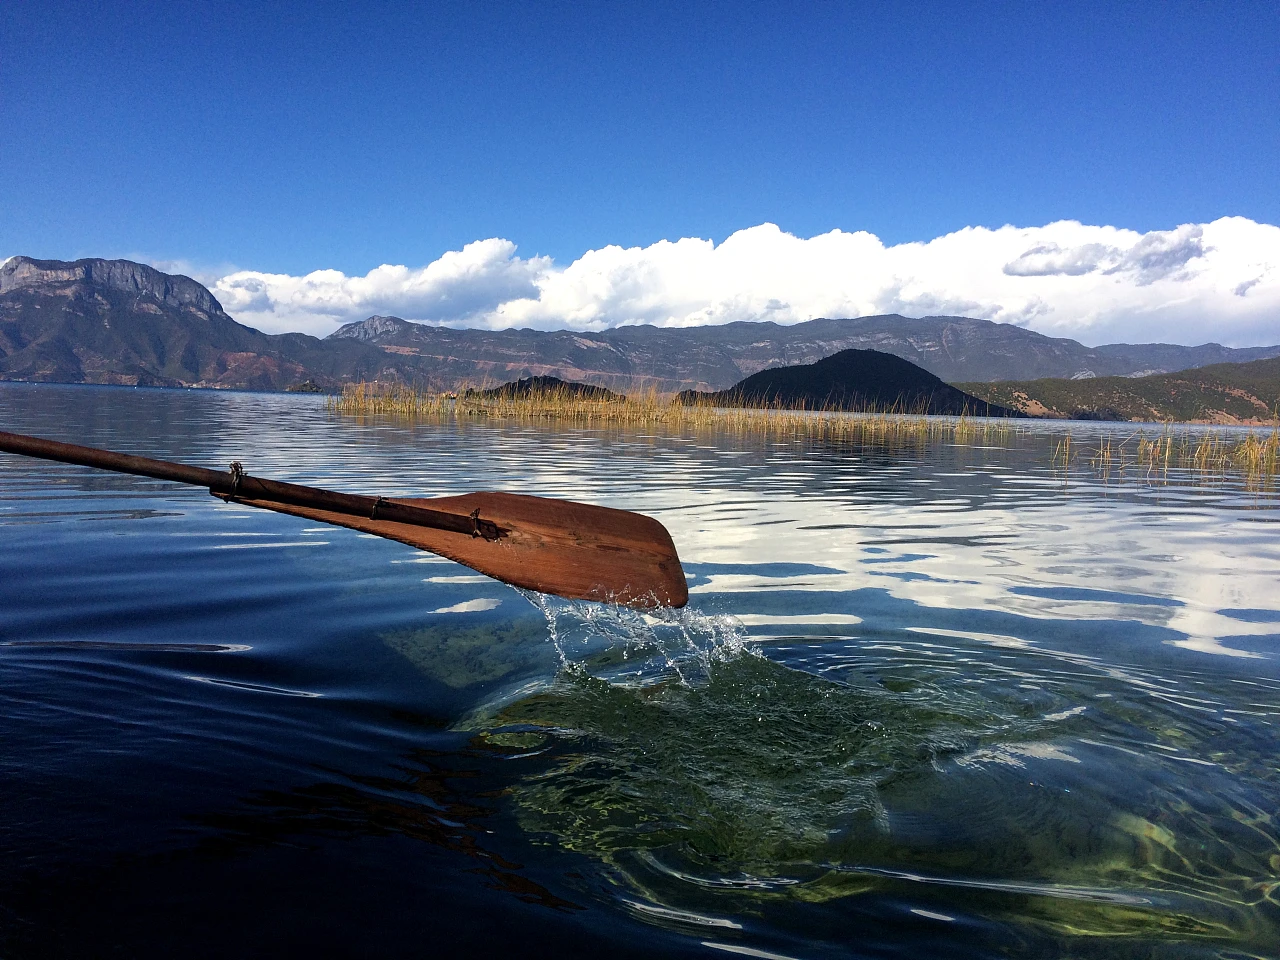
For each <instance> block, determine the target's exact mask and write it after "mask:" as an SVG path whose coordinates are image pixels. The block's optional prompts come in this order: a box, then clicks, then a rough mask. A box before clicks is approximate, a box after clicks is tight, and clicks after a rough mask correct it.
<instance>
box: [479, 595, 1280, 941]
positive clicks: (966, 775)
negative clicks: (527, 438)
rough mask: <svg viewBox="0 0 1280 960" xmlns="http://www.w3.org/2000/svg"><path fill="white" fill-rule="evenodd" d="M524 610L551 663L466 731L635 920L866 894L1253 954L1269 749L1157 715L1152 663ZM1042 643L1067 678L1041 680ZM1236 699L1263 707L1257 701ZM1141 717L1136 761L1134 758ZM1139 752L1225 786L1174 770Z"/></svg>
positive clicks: (1271, 867)
mask: <svg viewBox="0 0 1280 960" xmlns="http://www.w3.org/2000/svg"><path fill="white" fill-rule="evenodd" d="M535 602H536V603H538V605H539V606H541V607H542V608H543V610H544V613H546V615H547V617H548V620H549V622H550V624H551V635H552V637H554V638H556V640H557V644H558V648H559V651H560V654H561V661H562V664H563V666H562V669H561V670H560V672H559V674H558V675H557V676H556V677H555V679H554V680H553V681H551V682H549V683H545V684H542V685H540V686H539V687H538V688H537V689H536V690H533V691H529V690H523V691H521V692H520V693H519V694H518V695H517V696H516V697H515V698H514V699H512V700H509V701H507V702H502V703H499V704H495V705H494V706H492V707H491V708H489V709H482V710H481V711H479V712H478V713H476V714H474V715H472V716H471V717H470V718H468V721H467V723H466V724H465V727H466V728H469V729H472V730H474V731H476V741H477V744H478V745H480V746H482V747H483V748H487V749H491V750H494V751H497V752H500V753H503V754H505V755H506V756H508V757H509V758H511V759H513V760H522V761H523V762H524V763H526V764H529V765H530V766H531V767H532V768H533V769H532V771H531V772H528V773H526V774H525V775H524V776H523V777H521V779H520V780H519V781H518V782H517V783H516V784H515V785H514V786H513V787H512V788H511V799H512V802H513V803H514V804H515V806H516V808H517V810H518V818H519V822H520V824H521V825H522V827H524V829H526V830H527V831H529V832H530V834H532V835H533V836H535V837H537V838H540V839H541V842H543V843H546V844H549V845H552V846H554V847H559V848H562V849H567V850H572V851H575V852H578V853H581V854H584V855H586V856H588V857H591V858H593V859H595V860H597V861H598V862H599V863H600V864H601V866H602V868H603V869H605V870H606V871H607V872H608V875H609V876H610V878H611V882H612V883H613V884H615V885H616V886H617V896H618V898H619V900H620V902H622V903H623V904H625V905H627V906H628V907H629V908H631V909H632V910H634V911H635V912H636V913H637V914H638V915H640V916H642V917H643V918H645V919H648V920H649V921H650V922H655V923H661V924H665V925H668V926H671V927H673V928H676V929H691V928H694V929H696V928H698V927H704V928H707V929H717V928H724V927H726V926H727V927H729V928H732V929H740V927H741V924H740V923H738V922H736V921H735V920H732V919H730V918H735V917H736V918H738V919H741V918H743V917H744V916H746V917H750V916H760V915H763V912H764V911H766V910H768V907H769V905H770V904H773V903H776V902H782V901H786V902H791V903H793V904H796V903H809V904H821V903H824V902H827V901H835V900H840V899H842V898H850V897H858V896H874V895H877V894H879V895H884V896H889V897H893V896H895V895H906V896H912V897H915V898H916V899H921V900H923V901H924V902H927V903H932V904H933V906H934V909H927V910H924V911H923V913H920V911H917V914H918V915H921V916H923V917H926V918H931V919H938V920H942V921H954V919H955V916H954V914H955V913H956V909H955V908H956V907H957V906H961V907H963V909H964V910H966V911H970V912H971V913H972V914H973V915H974V916H975V917H980V918H982V919H984V920H987V921H991V922H994V923H997V924H1003V925H1007V926H1009V927H1012V928H1015V929H1016V928H1028V929H1030V930H1033V931H1038V935H1039V936H1042V937H1045V936H1047V937H1049V938H1050V939H1049V941H1048V942H1058V943H1059V944H1061V943H1073V944H1074V945H1075V947H1074V949H1075V950H1077V951H1080V952H1084V953H1089V952H1091V951H1092V950H1093V949H1100V950H1102V951H1103V953H1102V955H1106V953H1107V950H1108V949H1109V948H1107V947H1105V944H1106V943H1108V942H1113V941H1115V940H1117V939H1133V940H1136V941H1139V942H1149V941H1154V942H1156V943H1160V942H1164V943H1166V944H1167V945H1169V946H1176V945H1177V944H1179V943H1182V944H1190V943H1195V942H1197V941H1203V942H1205V943H1206V944H1218V945H1220V946H1221V945H1225V944H1232V945H1234V946H1235V947H1236V948H1237V949H1244V950H1246V951H1248V950H1251V949H1265V948H1266V947H1267V946H1268V945H1270V944H1272V943H1274V938H1275V937H1276V935H1277V929H1278V928H1277V927H1276V919H1277V914H1276V907H1277V904H1278V903H1280V896H1278V890H1280V879H1278V878H1280V839H1278V837H1280V831H1278V830H1277V827H1278V826H1280V825H1278V824H1277V823H1276V822H1275V820H1274V819H1273V815H1274V813H1275V811H1274V809H1265V808H1264V807H1263V806H1261V805H1259V804H1258V803H1257V801H1256V800H1254V801H1252V802H1251V801H1249V800H1247V799H1245V798H1244V795H1247V794H1249V793H1252V792H1253V791H1251V790H1244V791H1239V792H1235V791H1232V790H1231V789H1230V782H1231V780H1232V779H1233V778H1236V777H1241V776H1243V777H1247V778H1252V779H1253V780H1254V781H1255V782H1254V786H1256V784H1257V780H1259V779H1260V780H1262V781H1264V782H1266V783H1267V784H1270V785H1276V786H1280V784H1276V781H1277V779H1278V778H1277V777H1276V775H1275V769H1274V758H1271V757H1267V756H1262V755H1255V756H1252V757H1250V756H1249V754H1248V752H1247V751H1248V749H1249V746H1250V745H1249V744H1247V743H1243V742H1236V743H1229V742H1227V740H1226V738H1224V737H1223V736H1222V735H1221V732H1220V731H1219V730H1217V729H1212V730H1206V729H1204V728H1200V727H1198V726H1197V725H1196V724H1195V723H1188V722H1187V720H1186V717H1185V715H1184V714H1183V712H1182V711H1179V710H1173V711H1170V710H1167V709H1166V708H1167V707H1168V706H1169V699H1168V696H1167V694H1166V693H1165V688H1166V687H1167V683H1166V682H1165V681H1164V680H1163V679H1162V678H1160V677H1156V676H1154V675H1147V674H1144V673H1143V672H1142V671H1140V670H1136V669H1132V668H1131V669H1127V670H1118V669H1116V668H1115V667H1113V666H1110V665H1105V664H1102V663H1098V662H1096V661H1094V660H1093V659H1092V658H1090V657H1088V656H1081V655H1075V656H1073V655H1070V654H1066V653H1065V652H1063V651H1053V650H1048V651H1046V650H1034V651H1032V650H1027V649H1025V648H1024V649H1017V646H1018V645H1016V644H1009V645H1008V646H1011V647H1013V648H1014V649H1013V651H1009V650H1008V649H1006V650H1005V652H1004V653H1003V661H1004V662H997V663H996V664H987V665H984V664H982V663H980V662H979V661H976V660H975V659H973V658H971V657H968V656H961V657H960V658H959V659H961V660H962V661H964V670H965V674H966V675H965V677H964V682H963V683H959V684H957V683H956V682H955V681H956V671H955V669H954V668H953V666H952V664H950V663H949V661H950V660H952V659H954V658H955V651H946V652H944V651H942V650H941V649H938V647H937V645H936V644H935V645H932V646H933V647H934V650H933V651H930V650H928V649H922V650H921V651H919V652H920V653H921V654H922V655H921V656H915V657H913V656H911V655H909V654H908V655H906V656H903V655H902V654H907V653H908V652H907V651H906V650H905V649H903V648H902V647H901V645H899V644H894V645H893V646H894V647H895V648H896V649H895V650H894V653H895V654H897V656H895V657H893V658H892V660H885V659H883V658H880V657H875V656H872V657H866V656H863V657H862V658H859V657H858V656H857V655H856V653H855V650H856V648H854V650H849V651H848V654H849V661H850V662H849V664H848V667H849V668H848V669H843V670H841V671H840V679H839V680H833V679H827V678H826V677H824V676H821V675H818V674H815V673H812V672H809V671H807V670H804V669H797V668H795V667H792V666H788V665H786V664H785V663H782V662H777V661H776V660H775V659H772V658H771V657H772V656H779V653H780V658H781V659H786V658H787V653H786V651H780V652H771V654H770V655H766V654H764V653H762V652H761V651H760V649H759V648H758V647H756V646H753V645H751V644H749V643H745V642H744V635H743V634H742V633H741V631H740V628H739V630H735V629H734V625H733V624H732V622H731V621H726V620H725V619H724V618H719V619H711V618H706V617H700V616H698V615H696V614H688V613H685V614H671V613H668V615H667V620H666V623H664V622H663V621H662V620H661V619H655V618H653V617H643V616H639V615H632V614H627V613H625V612H621V611H616V610H610V611H605V612H604V613H603V614H602V612H601V610H600V609H599V608H597V607H595V606H594V605H589V604H566V603H563V602H557V601H548V600H546V599H545V598H540V599H535ZM602 619H603V620H604V621H605V622H606V623H607V624H608V627H607V628H605V629H602ZM673 622H674V623H677V624H678V630H676V631H675V633H676V638H675V640H673V638H672V636H671V635H670V633H671V631H670V626H671V624H672V623H673ZM664 627H665V628H667V635H665V636H664V635H663V633H662V631H663V628H664ZM575 631H576V633H577V634H578V636H577V637H576V638H574V639H576V640H577V642H576V643H575V642H573V640H570V639H569V638H568V637H567V636H566V635H567V634H572V633H574V632H575ZM602 635H603V637H604V640H603V642H601V636H602ZM986 639H988V640H990V639H991V638H986ZM996 639H997V641H998V640H999V639H1001V638H996ZM1004 639H1008V638H1004ZM593 640H594V641H595V642H593ZM846 645H848V646H852V645H851V644H849V641H847V640H845V639H843V638H834V637H833V638H827V639H825V640H824V641H823V642H822V643H821V644H819V645H817V646H818V647H821V648H823V652H824V653H825V654H827V655H828V656H829V655H830V654H831V653H832V652H833V650H832V648H835V647H841V646H846ZM871 646H872V647H874V646H876V644H874V643H873V644H871ZM929 646H930V645H928V644H926V645H925V647H926V648H927V647H929ZM1024 647H1025V645H1024ZM575 653H577V654H578V657H579V658H578V659H575V658H574V654H575ZM1046 657H1051V658H1053V659H1054V660H1057V661H1065V662H1066V664H1068V665H1069V669H1068V670H1064V671H1061V672H1060V675H1058V676H1056V677H1055V676H1052V675H1046V673H1045V670H1044V665H1043V663H1044V660H1045V659H1046ZM636 660H639V661H640V662H642V663H645V664H646V665H647V667H648V668H649V669H648V671H647V672H646V670H645V669H640V670H635V669H628V667H630V666H631V664H632V662H633V661H636ZM1009 661H1013V662H1009ZM1036 661H1040V662H1039V663H1037V662H1036ZM664 667H665V669H664ZM1033 671H1034V672H1033ZM1031 677H1036V678H1037V681H1038V682H1037V683H1035V684H1030V683H1027V682H1026V681H1027V680H1028V679H1029V678H1031ZM1086 689H1087V690H1088V692H1089V696H1090V698H1091V700H1092V702H1091V703H1090V704H1089V706H1088V707H1082V706H1079V702H1080V699H1081V694H1082V693H1083V691H1084V690H1086ZM1213 693H1214V691H1212V690H1207V689H1204V688H1203V686H1202V688H1201V689H1200V690H1199V691H1198V695H1199V697H1200V698H1201V699H1202V700H1203V698H1204V697H1206V695H1208V696H1212V695H1213ZM1257 695H1261V696H1269V697H1270V701H1269V702H1268V703H1267V704H1266V705H1265V706H1267V707H1269V708H1270V709H1272V710H1274V709H1276V707H1277V706H1280V703H1278V702H1277V701H1276V699H1275V691H1274V689H1272V690H1270V691H1268V692H1267V693H1259V694H1257ZM1175 700H1176V697H1175ZM1206 702H1208V701H1206ZM1254 705H1255V706H1256V707H1262V706H1264V705H1263V704H1260V703H1255V704H1254ZM1139 730H1140V731H1143V732H1142V733H1141V734H1140V735H1141V736H1142V737H1144V738H1146V739H1147V740H1148V742H1149V745H1150V746H1151V747H1153V748H1155V749H1154V750H1153V751H1151V752H1152V753H1153V754H1154V755H1155V758H1156V759H1155V761H1154V762H1152V760H1151V759H1150V756H1149V755H1144V754H1139V753H1138V752H1137V751H1135V750H1133V749H1132V743H1131V738H1132V737H1133V736H1134V733H1135V731H1139ZM1108 741H1110V742H1108ZM1126 744H1128V745H1126ZM1162 753H1167V754H1169V755H1171V756H1176V758H1177V759H1178V760H1179V761H1181V762H1182V763H1184V764H1190V765H1193V766H1197V765H1198V766H1200V767H1201V768H1210V769H1214V770H1216V771H1218V772H1220V774H1221V775H1222V777H1223V778H1224V781H1225V784H1226V785H1227V788H1226V789H1225V791H1223V792H1216V791H1214V790H1209V791H1204V790H1197V789H1194V788H1192V787H1191V786H1190V785H1189V784H1182V783H1179V782H1177V780H1176V779H1175V777H1171V776H1170V772H1169V770H1168V769H1167V765H1165V764H1162V763H1161V762H1160V761H1161V760H1164V759H1165V758H1164V757H1163V756H1162V755H1161V754H1162ZM1215 786H1217V787H1222V786H1223V782H1219V783H1217V784H1215ZM1277 795H1280V793H1278V794H1277ZM769 916H770V922H771V924H772V925H774V926H775V927H777V926H785V925H786V921H785V920H782V919H780V917H779V915H778V911H777V909H776V908H775V909H773V910H772V911H770V912H769ZM1062 938H1065V939H1062ZM1042 946H1043V945H1042Z"/></svg>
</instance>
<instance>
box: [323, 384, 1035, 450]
mask: <svg viewBox="0 0 1280 960" xmlns="http://www.w3.org/2000/svg"><path fill="white" fill-rule="evenodd" d="M328 406H329V409H330V410H331V411H333V412H334V413H339V414H346V415H354V416H370V415H374V416H388V417H393V418H400V419H415V420H423V419H445V418H451V419H454V420H458V421H468V420H472V421H474V420H491V421H505V422H515V423H534V422H546V421H557V422H562V423H572V424H575V425H581V426H589V427H590V426H618V427H630V428H636V427H639V428H654V429H664V430H672V431H682V432H690V431H696V432H714V433H729V434H738V435H743V436H746V435H761V436H767V437H772V438H787V439H813V440H829V441H836V442H854V443H868V442H888V443H895V442H896V443H912V444H916V445H922V444H927V443H931V442H948V441H950V442H956V443H960V444H965V445H978V444H985V443H999V442H1001V441H1003V440H1005V439H1007V438H1008V437H1009V436H1011V435H1012V434H1013V433H1014V432H1015V430H1016V429H1017V426H1016V421H999V420H987V419H978V418H973V417H965V416H960V417H938V416H927V415H924V414H922V413H918V412H912V411H907V410H897V409H889V410H882V411H871V412H860V413H848V412H842V411H835V410H804V409H796V408H790V407H786V406H783V405H775V406H770V407H713V406H708V405H685V404H682V403H679V402H678V401H676V399H675V398H674V397H672V396H670V395H668V394H660V393H657V392H649V393H643V394H638V395H633V396H629V397H626V398H625V399H624V398H617V399H592V398H587V397H581V396H578V395H575V394H574V393H572V392H571V391H568V390H564V389H560V388H557V389H552V390H546V391H533V392H529V393H525V394H519V395H515V396H512V395H506V396H501V395H500V396H484V395H481V394H479V393H478V392H470V391H463V392H461V393H457V394H452V393H451V394H439V393H427V392H422V391H418V390H414V389H412V388H410V387H406V386H402V385H398V384H396V385H389V386H382V385H369V384H356V385H354V386H351V387H348V388H347V389H346V390H344V392H343V393H342V395H341V396H339V397H333V398H330V400H329V404H328Z"/></svg>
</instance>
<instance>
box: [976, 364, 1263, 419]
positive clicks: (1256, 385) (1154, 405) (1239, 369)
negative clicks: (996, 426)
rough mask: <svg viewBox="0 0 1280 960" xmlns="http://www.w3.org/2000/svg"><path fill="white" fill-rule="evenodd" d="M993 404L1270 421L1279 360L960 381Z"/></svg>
mask: <svg viewBox="0 0 1280 960" xmlns="http://www.w3.org/2000/svg"><path fill="white" fill-rule="evenodd" d="M956 386H957V387H959V388H960V389H961V390H965V391H967V392H969V393H972V394H973V395H974V396H978V397H982V398H983V399H984V400H987V401H989V402H991V403H998V404H1002V405H1004V406H1009V407H1013V408H1015V409H1018V410H1022V411H1023V412H1024V413H1029V414H1032V415H1035V416H1050V417H1071V418H1075V419H1095V420H1096V419H1104V420H1141V421H1176V422H1182V423H1224V424H1228V423H1268V422H1272V421H1273V420H1274V418H1275V414H1276V410H1277V408H1280V358H1272V359H1269V360H1254V361H1252V362H1250V363H1216V364H1213V365H1212V366H1208V367H1198V368H1196V369H1194V370H1182V371H1180V372H1178V373H1165V374H1159V375H1157V376H1150V377H1095V378H1093V379H1089V380H1058V379H1046V380H1024V381H1013V380H1006V381H1001V382H998V383H958V384H956Z"/></svg>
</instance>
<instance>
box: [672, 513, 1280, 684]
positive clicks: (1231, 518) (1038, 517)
mask: <svg viewBox="0 0 1280 960" xmlns="http://www.w3.org/2000/svg"><path fill="white" fill-rule="evenodd" d="M1165 511H1166V512H1160V511H1155V510H1152V509H1151V508H1150V505H1149V504H1129V503H1125V502H1123V501H1119V502H1117V501H1110V502H1107V501H1098V500H1094V499H1090V498H1088V497H1085V496H1081V497H1080V498H1079V499H1071V498H1065V499H1060V500H1053V499H1046V500H1045V502H1043V503H1037V504H1035V505H1033V506H1029V505H1027V504H1025V503H1020V504H1018V505H1017V506H1016V507H1007V506H1004V505H1002V504H999V503H993V502H991V501H987V502H985V503H981V502H980V503H976V504H975V503H971V502H965V503H964V504H960V505H957V506H955V508H953V509H950V510H947V511H944V510H940V509H938V508H937V505H936V504H934V505H932V506H931V508H930V509H929V510H928V511H927V514H926V511H925V510H923V509H921V508H920V507H917V506H915V505H912V504H901V503H898V504H894V503H889V504H884V503H849V502H833V501H830V500H826V501H819V502H816V503H815V502H814V501H813V500H804V501H795V500H789V501H787V500H782V501H773V502H770V503H769V504H768V505H767V506H762V507H761V508H760V512H761V513H762V514H768V515H769V517H770V518H772V519H779V518H782V517H784V516H785V515H788V514H789V516H790V526H788V528H787V529H786V535H785V536H782V535H774V536H771V537H769V538H768V541H767V546H768V550H767V553H766V554H765V555H764V556H763V557H762V556H759V554H758V551H759V550H760V546H759V545H756V544H755V543H754V542H753V541H754V537H752V536H751V535H750V534H749V533H744V536H742V537H735V536H733V535H732V533H733V531H731V530H729V529H726V525H720V524H718V525H716V529H714V530H706V529H705V528H703V529H700V530H698V531H696V533H695V535H694V536H693V537H692V543H691V544H689V545H687V546H686V540H688V539H689V538H688V537H685V536H683V534H684V531H681V533H682V537H681V540H680V542H681V547H682V550H684V551H685V553H686V555H689V556H690V557H691V558H693V559H699V560H701V559H704V558H706V559H710V558H711V557H714V559H715V560H717V561H721V562H724V561H725V560H727V559H729V558H732V559H735V560H737V561H739V562H746V561H749V560H750V559H752V558H756V559H761V560H763V559H766V558H767V560H768V561H769V562H771V563H779V562H806V563H822V564H823V565H825V566H828V567H832V568H838V569H839V570H840V571H843V572H840V573H835V572H833V573H827V574H814V573H807V574H804V575H801V576H791V577H768V576H752V575H750V574H746V573H735V574H718V575H717V574H713V575H711V576H710V577H708V578H707V580H706V581H705V582H701V583H699V584H698V585H697V586H696V587H694V588H693V591H692V592H693V593H694V594H700V595H701V594H716V593H734V594H740V593H749V592H751V591H758V590H761V589H786V590H789V591H792V590H794V591H820V592H832V593H834V592H840V591H852V590H857V589H861V588H864V587H867V586H870V585H874V586H876V587H879V588H882V589H884V590H887V591H888V592H889V593H890V594H891V595H892V596H894V597H896V598H899V599H903V600H909V601H911V602H912V603H915V604H918V605H920V606H923V607H933V608H939V609H948V610H988V611H999V612H1004V613H1009V614H1014V615H1017V616H1019V617H1027V618H1033V619H1037V620H1053V619H1062V620H1069V621H1076V622H1079V621H1089V620H1098V621H1113V622H1114V621H1132V622H1135V623H1139V624H1143V625H1146V626H1152V627H1159V628H1163V629H1165V630H1170V631H1173V632H1175V633H1177V634H1181V635H1182V636H1181V637H1178V638H1174V639H1170V640H1167V641H1166V642H1167V643H1168V644H1170V645H1172V646H1174V647H1177V648H1179V649H1183V650H1188V651H1194V652H1196V653H1200V654H1211V655H1218V656H1229V657H1236V658H1251V659H1260V658H1267V654H1266V653H1265V652H1261V651H1258V650H1257V649H1242V648H1241V646H1240V644H1241V642H1247V641H1248V640H1249V638H1263V637H1273V636H1275V635H1276V634H1277V633H1278V632H1280V631H1278V630H1277V627H1276V625H1275V623H1274V622H1268V621H1271V620H1272V619H1273V617H1276V618H1280V614H1277V613H1274V612H1272V611H1267V610H1262V611H1258V610H1257V609H1256V608H1257V607H1258V606H1259V602H1260V601H1263V602H1265V600H1264V598H1269V597H1271V596H1273V595H1274V594H1275V591H1276V584H1277V583H1278V582H1280V553H1278V552H1277V551H1276V550H1275V549H1274V548H1272V547H1270V546H1268V543H1269V542H1270V541H1269V540H1268V539H1267V538H1269V537H1271V536H1272V535H1273V531H1272V530H1271V529H1270V527H1271V525H1270V524H1266V523H1258V522H1256V521H1252V520H1250V519H1248V518H1247V517H1242V516H1240V515H1239V514H1232V513H1225V512H1221V511H1214V512H1212V513H1211V512H1208V511H1205V510H1200V509H1187V508H1185V507H1182V506H1180V505H1178V504H1172V505H1170V506H1168V507H1167V508H1165ZM1169 511H1172V512H1174V513H1178V512H1179V511H1185V512H1181V513H1180V515H1177V516H1174V517H1170V516H1168V515H1167V513H1168V512H1169ZM923 515H927V516H929V517H930V518H931V519H934V520H937V521H939V522H937V523H930V524H921V522H920V521H921V518H922V516H923ZM815 516H820V517H821V518H822V520H823V522H822V524H821V525H819V526H820V529H819V528H817V526H815V525H814V524H813V519H814V517H815ZM752 519H753V520H755V519H757V518H756V517H755V516H754V515H753V518H752ZM741 529H742V530H743V531H750V530H752V529H753V528H752V527H746V526H744V527H743V528H741ZM724 534H730V536H727V537H726V536H724ZM710 537H713V538H714V544H710V543H706V542H705V540H706V538H710ZM935 538H936V539H935ZM893 541H897V542H896V543H893ZM704 547H705V548H706V549H705V552H704V550H703V548H704ZM922 548H923V549H922ZM871 564H874V567H873V568H872V569H868V566H870V565H871ZM957 575H959V576H957ZM873 576H874V577H875V580H874V581H873V580H872V579H871V578H872V577H873ZM1240 608H1248V609H1249V611H1250V615H1249V616H1248V617H1242V616H1238V615H1233V614H1234V613H1235V611H1236V610H1238V609H1240ZM740 616H741V614H740ZM744 622H746V621H745V620H744ZM968 635H969V636H973V637H974V638H975V639H982V637H979V636H978V635H976V634H968Z"/></svg>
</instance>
